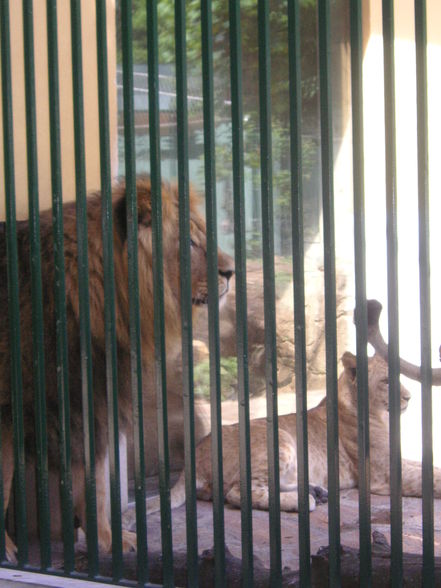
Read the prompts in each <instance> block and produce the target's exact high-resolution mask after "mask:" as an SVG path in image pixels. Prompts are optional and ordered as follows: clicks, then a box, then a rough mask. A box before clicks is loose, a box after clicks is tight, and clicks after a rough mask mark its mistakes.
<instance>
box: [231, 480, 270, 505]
mask: <svg viewBox="0 0 441 588" xmlns="http://www.w3.org/2000/svg"><path fill="white" fill-rule="evenodd" d="M225 500H226V502H228V503H229V504H231V505H232V506H235V507H236V508H240V506H241V504H240V485H239V483H236V484H233V486H232V487H231V488H230V490H229V491H228V492H227V494H226V495H225ZM251 504H252V506H253V508H257V509H259V510H268V487H267V486H266V485H264V484H262V483H260V482H257V481H256V480H251Z"/></svg>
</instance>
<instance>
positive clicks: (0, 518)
mask: <svg viewBox="0 0 441 588" xmlns="http://www.w3.org/2000/svg"><path fill="white" fill-rule="evenodd" d="M1 421H2V413H1V410H0V504H4V503H5V502H4V501H5V493H4V490H3V488H4V479H3V449H2V447H3V442H2V432H3V431H2V426H1ZM5 532H6V526H5V509H4V508H1V509H0V564H1V563H3V562H5V561H7V560H6V535H5Z"/></svg>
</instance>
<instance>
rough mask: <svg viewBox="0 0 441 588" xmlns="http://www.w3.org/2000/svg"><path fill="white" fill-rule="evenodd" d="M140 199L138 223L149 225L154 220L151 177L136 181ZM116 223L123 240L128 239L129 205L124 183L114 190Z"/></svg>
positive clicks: (144, 225)
mask: <svg viewBox="0 0 441 588" xmlns="http://www.w3.org/2000/svg"><path fill="white" fill-rule="evenodd" d="M136 192H137V199H138V225H142V226H143V227H149V226H150V224H151V221H152V205H151V189H150V179H148V178H142V179H138V180H137V181H136ZM113 215H114V224H115V228H116V230H117V232H118V234H119V235H120V237H121V240H122V241H125V240H126V239H127V205H126V190H125V186H124V185H120V186H118V187H117V188H116V189H115V190H114V204H113Z"/></svg>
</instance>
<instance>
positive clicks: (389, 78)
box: [382, 0, 403, 588]
mask: <svg viewBox="0 0 441 588" xmlns="http://www.w3.org/2000/svg"><path fill="white" fill-rule="evenodd" d="M382 8H383V53H384V108H385V127H386V136H385V141H386V144H385V147H386V232H387V276H388V321H389V429H390V494H391V585H392V587H393V588H394V587H395V586H401V585H402V582H403V537H402V535H403V524H402V501H401V493H402V492H401V490H402V484H401V446H400V412H401V411H400V381H399V369H400V368H399V328H398V321H399V319H398V267H397V251H398V237H397V182H396V137H395V63H394V61H395V59H394V6H393V1H392V0H383V4H382Z"/></svg>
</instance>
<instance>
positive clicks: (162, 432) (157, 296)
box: [147, 0, 174, 586]
mask: <svg viewBox="0 0 441 588" xmlns="http://www.w3.org/2000/svg"><path fill="white" fill-rule="evenodd" d="M147 59H148V89H149V131H150V170H151V171H150V174H151V175H150V181H151V186H152V239H153V271H154V279H153V299H154V308H155V313H154V332H155V376H156V403H157V410H158V453H159V490H160V497H161V498H160V500H161V537H162V561H163V580H162V581H163V584H164V586H173V585H174V578H173V538H172V533H171V528H172V520H171V509H170V459H169V446H168V418H167V374H166V355H165V332H164V328H163V326H164V324H165V319H164V276H163V265H164V261H163V253H162V194H161V133H160V110H159V72H158V6H157V1H156V0H148V2H147Z"/></svg>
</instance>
